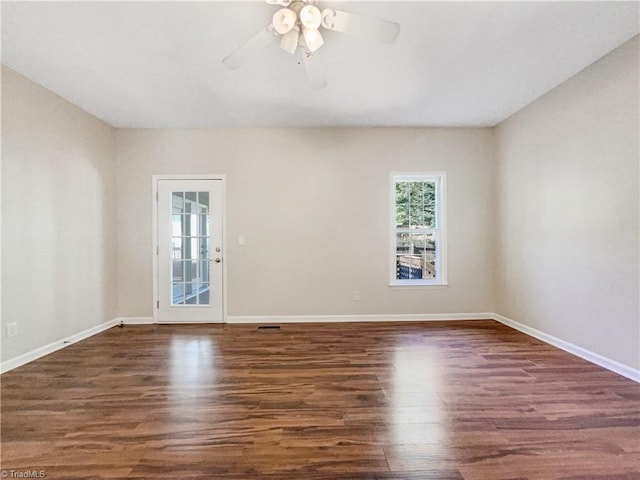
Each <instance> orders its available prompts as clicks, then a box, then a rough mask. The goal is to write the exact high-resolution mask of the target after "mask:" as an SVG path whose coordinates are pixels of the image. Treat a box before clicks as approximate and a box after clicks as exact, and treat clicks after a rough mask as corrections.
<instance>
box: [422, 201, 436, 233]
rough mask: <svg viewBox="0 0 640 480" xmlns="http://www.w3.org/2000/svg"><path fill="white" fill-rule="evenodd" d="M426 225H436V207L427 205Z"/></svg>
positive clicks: (429, 226) (430, 226) (426, 226)
mask: <svg viewBox="0 0 640 480" xmlns="http://www.w3.org/2000/svg"><path fill="white" fill-rule="evenodd" d="M423 214H424V226H425V228H432V227H435V226H436V208H435V206H433V207H430V206H428V205H425V207H424V210H423Z"/></svg>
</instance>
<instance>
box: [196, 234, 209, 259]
mask: <svg viewBox="0 0 640 480" xmlns="http://www.w3.org/2000/svg"><path fill="white" fill-rule="evenodd" d="M198 245H199V246H198V254H199V255H200V258H209V238H199V239H198Z"/></svg>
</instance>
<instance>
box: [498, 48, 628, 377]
mask: <svg viewBox="0 0 640 480" xmlns="http://www.w3.org/2000/svg"><path fill="white" fill-rule="evenodd" d="M638 53H639V52H638V37H636V38H635V39H633V40H632V41H630V42H628V43H627V44H625V45H623V46H622V47H620V48H619V49H617V50H615V51H614V52H612V53H611V54H609V55H607V56H606V57H604V58H602V59H601V60H600V61H598V62H597V63H595V64H593V65H592V66H590V67H588V68H587V69H585V70H584V71H582V72H581V73H579V74H578V75H577V76H575V77H574V78H571V79H570V80H568V81H567V82H565V83H564V84H562V85H560V86H559V87H557V88H555V89H554V90H552V91H551V92H549V93H547V94H546V95H544V96H543V97H542V98H540V99H539V100H537V101H535V102H534V103H532V104H531V105H529V106H528V107H527V108H525V109H524V110H522V111H520V112H519V113H517V114H516V115H514V116H513V117H512V118H510V119H509V120H508V121H506V122H504V123H503V124H501V125H500V126H499V128H498V129H497V145H498V155H497V157H498V162H499V169H498V176H497V178H498V192H497V193H498V199H499V226H500V227H499V235H498V246H497V251H498V252H499V255H498V257H497V258H498V261H497V264H496V292H497V298H496V311H497V312H499V313H501V314H503V315H505V316H507V317H509V318H511V319H513V320H516V321H519V322H521V323H524V324H526V325H528V326H530V327H533V328H536V329H538V330H541V331H543V332H545V333H547V334H551V335H554V336H556V337H559V338H561V339H563V340H565V341H568V342H571V343H573V344H576V345H578V346H580V347H583V348H586V349H588V350H591V351H593V352H595V353H598V354H600V355H604V356H606V357H608V358H610V359H613V360H616V361H618V362H621V363H623V364H625V365H628V366H631V367H633V368H636V369H637V368H639V367H640V345H639V339H640V320H639V318H640V313H639V309H638V298H639V290H638V273H639V272H638V265H639V258H638V248H639V244H638V235H639V224H638V216H639V212H638V208H639V198H638V189H639V187H638V173H639V172H638V160H639V158H640V152H639V147H638V134H639V125H638V116H639V115H638V105H639V96H638V88H639V87H638V81H639V78H638V71H639V65H638Z"/></svg>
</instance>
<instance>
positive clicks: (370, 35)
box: [222, 0, 400, 89]
mask: <svg viewBox="0 0 640 480" xmlns="http://www.w3.org/2000/svg"><path fill="white" fill-rule="evenodd" d="M265 1H266V2H267V3H269V4H271V5H278V6H280V7H281V8H280V9H279V10H278V11H277V12H275V14H274V15H273V18H272V20H271V22H270V23H269V24H268V25H266V26H265V27H264V28H262V29H261V30H260V31H259V32H258V33H256V34H255V35H254V36H253V37H251V38H250V39H249V40H248V41H247V42H246V43H245V44H244V45H242V46H241V47H240V48H238V49H237V50H236V51H235V52H233V53H231V54H230V55H229V56H228V57H226V58H225V59H224V60H223V61H222V63H224V65H225V66H227V67H228V68H231V69H234V70H235V69H236V68H238V67H240V65H242V64H243V63H244V62H245V61H246V60H247V59H248V58H249V57H250V56H251V55H253V54H254V53H255V52H257V51H258V50H261V49H263V48H265V47H266V46H268V45H269V44H270V43H271V42H272V41H274V40H275V39H276V38H278V37H279V38H280V48H282V49H283V50H284V51H286V52H288V53H290V54H292V55H293V54H295V53H296V51H297V52H298V53H299V55H300V63H302V64H303V65H304V67H305V70H306V72H307V77H308V78H309V81H310V83H311V85H312V86H313V87H314V88H318V89H320V88H324V87H326V86H327V79H326V77H325V76H324V72H323V69H322V62H321V59H320V57H319V56H318V53H317V51H318V49H319V48H320V47H321V46H322V45H323V44H324V39H323V38H322V33H321V31H320V29H321V28H324V29H327V30H334V31H336V32H341V33H346V34H348V35H353V36H355V37H360V38H365V39H369V40H378V41H381V42H385V43H393V42H395V41H396V39H397V38H398V34H399V33H400V24H398V23H395V22H390V21H387V20H379V19H377V18H371V17H365V16H362V15H356V14H353V13H348V12H343V11H341V10H335V9H333V8H324V9H322V10H321V9H320V8H319V7H318V1H317V0H265Z"/></svg>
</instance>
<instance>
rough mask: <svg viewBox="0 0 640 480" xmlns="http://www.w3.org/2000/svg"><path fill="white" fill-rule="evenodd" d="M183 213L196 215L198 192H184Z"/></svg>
mask: <svg viewBox="0 0 640 480" xmlns="http://www.w3.org/2000/svg"><path fill="white" fill-rule="evenodd" d="M184 200H185V201H184V211H185V212H186V213H196V212H197V208H196V206H197V204H198V192H185V194H184Z"/></svg>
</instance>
